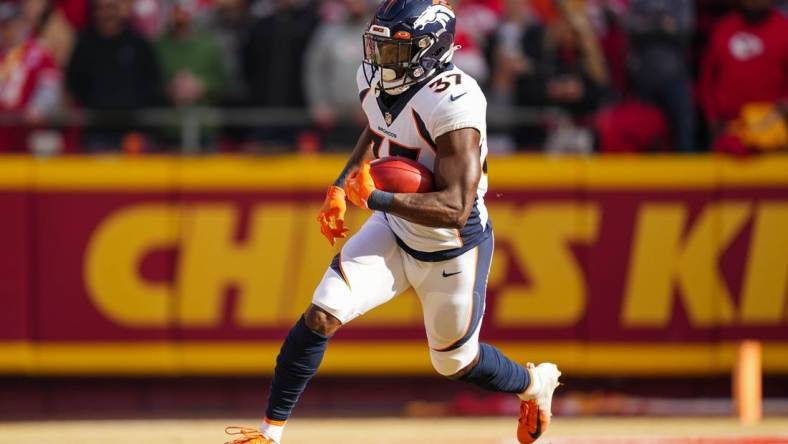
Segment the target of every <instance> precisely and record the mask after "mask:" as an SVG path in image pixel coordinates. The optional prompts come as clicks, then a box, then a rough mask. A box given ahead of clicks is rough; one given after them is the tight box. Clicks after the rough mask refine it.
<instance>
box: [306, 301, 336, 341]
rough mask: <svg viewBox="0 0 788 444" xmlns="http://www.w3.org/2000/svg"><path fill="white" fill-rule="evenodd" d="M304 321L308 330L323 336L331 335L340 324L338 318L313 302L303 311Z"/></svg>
mask: <svg viewBox="0 0 788 444" xmlns="http://www.w3.org/2000/svg"><path fill="white" fill-rule="evenodd" d="M304 322H305V323H306V326H307V327H309V329H310V330H312V331H315V332H317V333H320V334H321V335H323V336H332V335H333V334H334V333H336V331H337V330H339V327H341V326H342V322H340V321H339V319H337V318H336V317H334V316H333V315H332V314H331V313H329V312H327V311H325V310H323V309H322V308H320V307H318V306H317V305H314V304H312V305H310V306H309V308H308V309H307V310H306V313H304Z"/></svg>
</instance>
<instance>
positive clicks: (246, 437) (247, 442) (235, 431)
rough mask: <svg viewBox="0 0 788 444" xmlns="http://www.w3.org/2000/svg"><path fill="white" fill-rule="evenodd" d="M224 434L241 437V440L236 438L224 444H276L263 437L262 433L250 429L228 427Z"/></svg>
mask: <svg viewBox="0 0 788 444" xmlns="http://www.w3.org/2000/svg"><path fill="white" fill-rule="evenodd" d="M224 433H226V434H228V435H230V436H234V435H235V436H237V435H240V437H239V438H235V439H234V440H232V441H228V442H226V443H224V444H269V443H270V444H274V442H273V441H272V440H271V439H270V438H268V437H267V436H265V435H263V433H262V432H260V431H259V430H256V429H251V428H249V427H238V426H228V427H225V428H224Z"/></svg>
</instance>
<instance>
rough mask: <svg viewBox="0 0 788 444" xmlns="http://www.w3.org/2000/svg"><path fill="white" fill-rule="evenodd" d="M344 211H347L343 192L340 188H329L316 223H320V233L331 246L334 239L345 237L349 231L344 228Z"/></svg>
mask: <svg viewBox="0 0 788 444" xmlns="http://www.w3.org/2000/svg"><path fill="white" fill-rule="evenodd" d="M345 211H347V206H346V204H345V192H344V191H343V190H342V188H339V187H337V186H333V185H332V186H330V187H329V188H328V192H327V193H326V200H325V201H323V208H321V209H320V213H318V215H317V221H318V222H319V223H320V232H321V233H323V236H325V237H326V239H328V242H329V243H330V244H331V246H333V245H334V243H335V242H336V239H342V238H344V237H346V236H347V232H348V231H350V230H348V229H347V228H345Z"/></svg>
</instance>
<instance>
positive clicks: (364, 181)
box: [345, 160, 375, 209]
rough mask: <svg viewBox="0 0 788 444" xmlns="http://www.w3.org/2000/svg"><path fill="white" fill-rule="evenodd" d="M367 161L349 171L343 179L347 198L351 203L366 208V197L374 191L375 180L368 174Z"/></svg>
mask: <svg viewBox="0 0 788 444" xmlns="http://www.w3.org/2000/svg"><path fill="white" fill-rule="evenodd" d="M369 169H370V166H369V161H368V160H365V161H364V163H363V164H362V165H361V166H360V167H359V168H358V169H356V170H355V171H353V172H351V173H350V174H349V175H348V176H347V179H345V192H346V193H347V198H348V200H350V201H351V202H353V205H355V206H357V207H359V208H363V209H367V208H368V207H367V199H369V195H370V194H372V192H373V191H375V182H374V181H373V180H372V176H371V175H370V174H369Z"/></svg>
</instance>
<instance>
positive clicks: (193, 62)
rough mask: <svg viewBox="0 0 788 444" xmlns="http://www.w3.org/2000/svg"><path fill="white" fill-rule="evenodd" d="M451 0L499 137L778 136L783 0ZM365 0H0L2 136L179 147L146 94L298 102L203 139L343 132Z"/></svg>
mask: <svg viewBox="0 0 788 444" xmlns="http://www.w3.org/2000/svg"><path fill="white" fill-rule="evenodd" d="M453 6H454V8H455V11H456V13H457V17H458V26H459V29H458V33H457V36H456V43H457V44H458V45H460V46H461V48H460V49H459V50H458V51H457V52H456V55H455V58H454V63H455V64H456V65H458V66H459V67H460V68H462V69H464V70H465V71H466V72H468V73H469V74H471V75H473V76H474V77H475V78H477V79H478V80H479V83H480V84H482V85H483V87H484V88H485V90H486V93H487V98H488V102H489V104H490V128H491V134H490V145H491V150H493V151H499V152H507V151H514V150H530V151H548V152H556V153H563V152H569V153H591V152H697V151H720V152H727V153H735V154H740V155H746V154H753V153H761V152H770V151H780V150H783V151H788V128H787V125H786V121H787V120H788V117H787V116H788V18H786V17H787V16H786V14H787V13H788V1H784V0H455V1H454V2H453ZM376 7H377V2H376V1H374V0H0V153H3V152H34V153H37V154H52V153H58V152H102V151H119V150H124V151H128V152H149V151H150V152H156V151H177V150H179V149H180V145H182V142H183V140H182V136H183V128H182V125H178V124H177V122H175V121H173V122H170V123H166V124H165V123H161V124H158V125H156V123H157V122H156V121H155V120H156V117H155V115H154V116H153V117H152V118H149V119H147V121H146V120H145V119H140V116H141V115H144V112H142V111H144V110H149V109H158V110H161V109H172V110H175V111H178V112H185V111H189V110H201V109H205V108H210V109H222V110H231V111H232V110H234V111H236V113H235V115H238V114H239V113H241V112H244V110H255V111H259V110H261V109H262V110H265V109H270V110H273V111H276V112H280V111H281V113H284V112H285V111H286V110H289V111H293V110H296V111H298V110H301V111H302V112H300V113H299V112H295V113H292V112H291V113H290V114H286V113H285V114H281V113H280V114H278V115H280V116H282V115H292V116H294V117H293V120H294V123H293V124H289V125H285V124H281V123H280V124H276V125H268V124H266V122H265V119H264V116H262V117H261V119H260V122H259V124H253V125H247V124H246V123H244V122H235V121H233V120H232V119H224V120H222V119H220V123H216V121H214V124H213V125H205V126H202V127H200V128H199V132H200V137H199V138H198V139H197V140H199V142H198V143H199V144H201V145H204V146H203V147H202V149H204V150H206V151H246V150H264V149H266V148H268V147H275V146H278V147H285V148H286V149H298V150H301V151H315V150H321V149H331V147H339V148H340V149H341V148H344V149H350V148H351V147H352V145H353V141H354V139H355V136H356V135H357V133H358V127H359V125H361V124H363V116H361V115H360V107H359V105H358V98H357V97H358V95H357V90H356V84H355V73H356V70H357V68H358V65H359V63H360V60H361V52H362V51H361V34H362V32H363V31H364V29H365V26H366V25H367V24H368V21H369V19H370V17H371V14H372V13H373V11H374V10H375V8H376ZM520 110H532V111H533V112H531V113H522V112H519V111H520ZM548 111H549V112H548ZM298 116H303V117H298ZM512 116H527V118H523V119H512V118H511V117H512ZM151 120H154V122H151ZM280 120H281V119H280ZM152 123H153V124H152ZM158 123H160V122H158Z"/></svg>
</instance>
